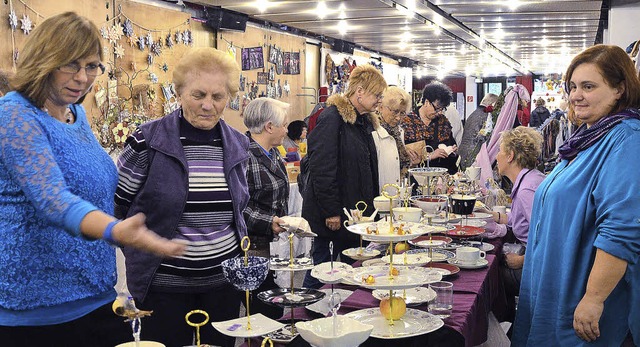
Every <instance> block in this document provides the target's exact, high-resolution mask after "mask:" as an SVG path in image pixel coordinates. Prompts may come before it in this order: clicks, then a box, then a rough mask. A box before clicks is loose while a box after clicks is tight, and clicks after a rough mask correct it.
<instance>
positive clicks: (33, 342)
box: [0, 303, 133, 347]
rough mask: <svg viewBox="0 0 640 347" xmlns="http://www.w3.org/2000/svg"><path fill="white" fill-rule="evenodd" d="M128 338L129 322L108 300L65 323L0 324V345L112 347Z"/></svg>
mask: <svg viewBox="0 0 640 347" xmlns="http://www.w3.org/2000/svg"><path fill="white" fill-rule="evenodd" d="M128 341H133V335H132V331H131V325H129V323H126V322H125V321H124V318H122V317H119V316H116V314H115V313H113V311H112V310H111V304H110V303H109V304H107V305H104V306H101V307H100V308H98V309H96V310H94V311H93V312H91V313H89V314H87V315H85V316H83V317H80V318H78V319H75V320H72V321H70V322H67V323H62V324H55V325H44V326H20V327H7V326H0V345H1V346H3V347H34V346H49V347H87V346H95V347H113V346H116V345H118V344H121V343H124V342H128Z"/></svg>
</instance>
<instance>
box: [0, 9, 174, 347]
mask: <svg viewBox="0 0 640 347" xmlns="http://www.w3.org/2000/svg"><path fill="white" fill-rule="evenodd" d="M102 58H103V57H102V44H101V37H100V33H99V31H98V29H97V28H96V26H95V25H94V24H93V23H91V22H90V21H88V20H87V19H86V18H84V17H80V16H78V15H77V14H75V13H73V12H67V13H63V14H60V15H57V16H54V17H51V18H49V19H47V20H45V21H43V22H42V23H40V24H39V25H38V26H37V27H36V28H35V30H33V32H32V33H31V35H29V39H28V41H27V43H26V44H25V46H24V48H23V49H22V50H21V52H20V61H19V63H18V68H17V72H16V74H15V77H14V78H13V80H12V87H13V89H14V90H15V91H13V92H10V93H8V94H7V95H6V96H4V97H3V98H1V99H0V122H2V124H3V126H2V127H1V128H0V340H1V342H0V344H1V345H2V346H5V347H6V346H65V347H67V346H114V345H116V344H118V343H121V342H125V341H130V340H131V329H130V327H129V326H128V324H126V323H124V321H123V318H122V317H118V316H116V315H115V314H114V313H113V312H111V303H112V302H113V300H114V299H115V296H116V293H115V290H114V288H113V287H114V285H115V283H116V262H115V250H114V249H113V248H112V247H111V246H110V245H109V243H111V244H116V243H117V244H121V245H127V246H131V247H137V248H140V249H143V250H146V251H150V252H153V253H155V254H157V255H161V256H172V255H179V254H181V253H182V250H183V246H181V245H180V244H178V243H174V242H171V241H169V240H167V239H164V238H161V237H159V236H157V235H156V234H154V233H152V232H151V231H149V230H148V229H147V228H146V226H145V224H144V216H143V215H136V216H133V217H131V218H128V219H125V220H123V221H121V222H120V221H118V220H116V219H115V218H114V217H112V216H111V215H110V213H112V212H113V206H114V204H113V194H114V191H115V188H116V183H117V174H116V168H115V165H114V164H113V162H112V160H111V158H110V157H109V156H108V155H107V153H106V152H105V151H104V149H102V147H100V145H99V144H98V142H97V140H96V139H95V137H94V136H93V133H92V131H91V127H90V125H89V121H88V120H87V117H86V115H85V112H84V109H83V108H82V106H80V105H78V103H79V102H80V101H81V100H82V99H83V98H84V95H85V94H86V93H87V92H88V91H89V90H90V89H91V86H92V85H93V82H94V81H95V79H96V77H97V76H98V75H101V74H103V73H104V66H103V65H102V63H101V61H102ZM100 239H102V240H100ZM105 241H106V242H105Z"/></svg>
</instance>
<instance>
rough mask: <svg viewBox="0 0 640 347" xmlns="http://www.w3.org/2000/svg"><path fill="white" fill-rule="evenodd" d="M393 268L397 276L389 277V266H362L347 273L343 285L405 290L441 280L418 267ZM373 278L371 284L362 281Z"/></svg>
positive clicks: (429, 271)
mask: <svg viewBox="0 0 640 347" xmlns="http://www.w3.org/2000/svg"><path fill="white" fill-rule="evenodd" d="M394 268H395V269H396V270H397V271H398V275H397V276H389V266H363V267H357V268H353V270H351V271H348V272H347V274H346V275H345V277H344V279H343V283H346V284H351V285H357V286H361V287H364V288H368V289H387V290H388V289H407V288H413V287H420V286H422V285H424V284H429V283H434V282H438V281H440V280H441V279H442V275H440V273H439V272H437V271H431V270H430V269H427V268H424V267H419V266H401V267H395V266H394ZM369 276H371V277H373V278H374V282H373V283H366V281H365V280H364V279H366V278H368V277H369Z"/></svg>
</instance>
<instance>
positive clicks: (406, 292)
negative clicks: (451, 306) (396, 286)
mask: <svg viewBox="0 0 640 347" xmlns="http://www.w3.org/2000/svg"><path fill="white" fill-rule="evenodd" d="M371 294H372V295H373V297H374V298H376V299H378V300H382V299H387V298H389V291H388V290H380V289H376V290H374V291H373V292H372V293H371ZM393 295H394V296H399V297H401V298H404V302H405V303H406V304H407V305H419V304H424V303H425V302H429V301H431V300H433V299H435V298H436V292H434V291H433V289H431V288H425V287H415V288H409V289H402V290H394V291H393Z"/></svg>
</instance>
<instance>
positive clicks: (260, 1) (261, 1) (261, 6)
mask: <svg viewBox="0 0 640 347" xmlns="http://www.w3.org/2000/svg"><path fill="white" fill-rule="evenodd" d="M253 6H255V8H257V9H258V11H260V13H264V12H265V11H267V9H268V8H269V6H271V3H270V2H269V0H256V1H255V2H254V4H253Z"/></svg>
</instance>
